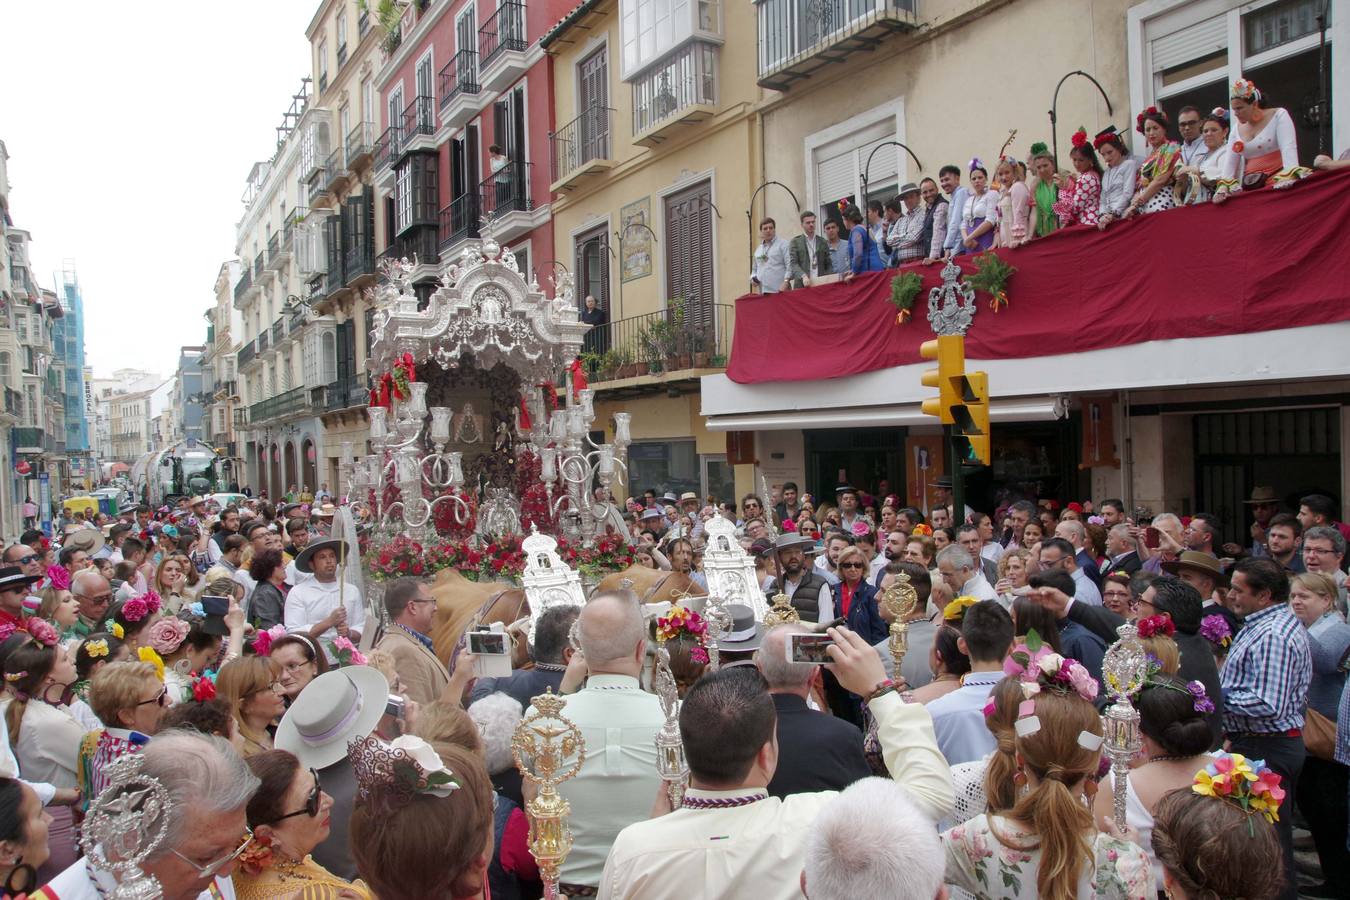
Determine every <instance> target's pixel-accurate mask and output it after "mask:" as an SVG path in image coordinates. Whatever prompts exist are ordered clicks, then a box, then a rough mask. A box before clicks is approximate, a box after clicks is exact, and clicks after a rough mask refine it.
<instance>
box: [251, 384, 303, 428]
mask: <svg viewBox="0 0 1350 900" xmlns="http://www.w3.org/2000/svg"><path fill="white" fill-rule="evenodd" d="M309 406H310V397H309V388H305V387H298V388H294V389H292V390H289V391H287V392H286V393H284V394H277V395H276V396H275V397H269V398H268V399H266V400H260V401H258V402H257V403H254V404H253V405H252V406H250V407H249V408H248V418H249V421H250V422H254V423H257V422H266V421H269V420H271V419H281V418H284V417H286V416H293V415H295V414H296V413H300V412H304V411H305V410H306V409H308V408H309Z"/></svg>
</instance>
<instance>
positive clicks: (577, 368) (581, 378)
mask: <svg viewBox="0 0 1350 900" xmlns="http://www.w3.org/2000/svg"><path fill="white" fill-rule="evenodd" d="M589 386H590V385H589V384H588V383H587V381H586V371H585V368H584V367H583V366H582V365H581V357H579V356H578V357H577V358H576V359H574V360H572V399H573V400H576V399H577V398H578V396H580V393H581V391H584V390H586V388H588V387H589Z"/></svg>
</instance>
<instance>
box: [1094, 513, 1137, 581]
mask: <svg viewBox="0 0 1350 900" xmlns="http://www.w3.org/2000/svg"><path fill="white" fill-rule="evenodd" d="M1106 555H1107V556H1108V557H1110V562H1109V563H1108V564H1107V566H1106V570H1105V571H1104V572H1102V574H1103V575H1106V574H1108V573H1110V572H1124V573H1125V574H1127V575H1133V574H1134V573H1135V572H1138V571H1139V569H1140V567H1142V566H1143V565H1144V561H1143V560H1141V559H1140V558H1139V551H1138V550H1137V549H1136V548H1135V543H1134V538H1133V537H1131V536H1130V526H1129V525H1126V524H1125V523H1124V522H1122V523H1120V524H1119V525H1112V526H1111V530H1110V531H1108V532H1107V533H1106Z"/></svg>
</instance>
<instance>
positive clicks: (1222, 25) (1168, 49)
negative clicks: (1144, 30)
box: [1150, 15, 1228, 72]
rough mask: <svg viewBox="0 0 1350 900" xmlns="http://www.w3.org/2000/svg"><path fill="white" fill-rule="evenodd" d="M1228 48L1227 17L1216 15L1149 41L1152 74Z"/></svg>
mask: <svg viewBox="0 0 1350 900" xmlns="http://www.w3.org/2000/svg"><path fill="white" fill-rule="evenodd" d="M1227 47H1228V16H1227V15H1222V16H1215V17H1214V18H1212V19H1206V20H1205V21H1203V22H1197V23H1195V24H1194V25H1191V26H1190V27H1188V28H1183V29H1181V30H1180V31H1174V32H1172V33H1171V34H1167V35H1163V36H1162V37H1159V38H1156V39H1154V40H1153V41H1152V43H1151V46H1150V50H1151V53H1152V57H1153V59H1152V62H1153V71H1154V72H1165V71H1167V70H1168V69H1174V68H1176V67H1177V66H1180V65H1183V64H1185V63H1188V62H1191V61H1192V60H1197V59H1204V58H1205V57H1206V56H1210V55H1211V54H1214V53H1216V52H1218V51H1220V50H1224V49H1226V48H1227Z"/></svg>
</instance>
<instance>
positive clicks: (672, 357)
mask: <svg viewBox="0 0 1350 900" xmlns="http://www.w3.org/2000/svg"><path fill="white" fill-rule="evenodd" d="M675 338H676V331H675V327H674V326H673V325H671V324H670V322H668V321H666V320H663V319H658V320H656V321H655V322H653V323H652V324H650V325H648V326H647V343H648V349H649V357H648V362H650V363H651V367H652V371H653V372H656V371H662V370H664V371H667V372H673V371H675V370H676V369H677V368H679V358H678V357H677V356H676V352H675Z"/></svg>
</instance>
